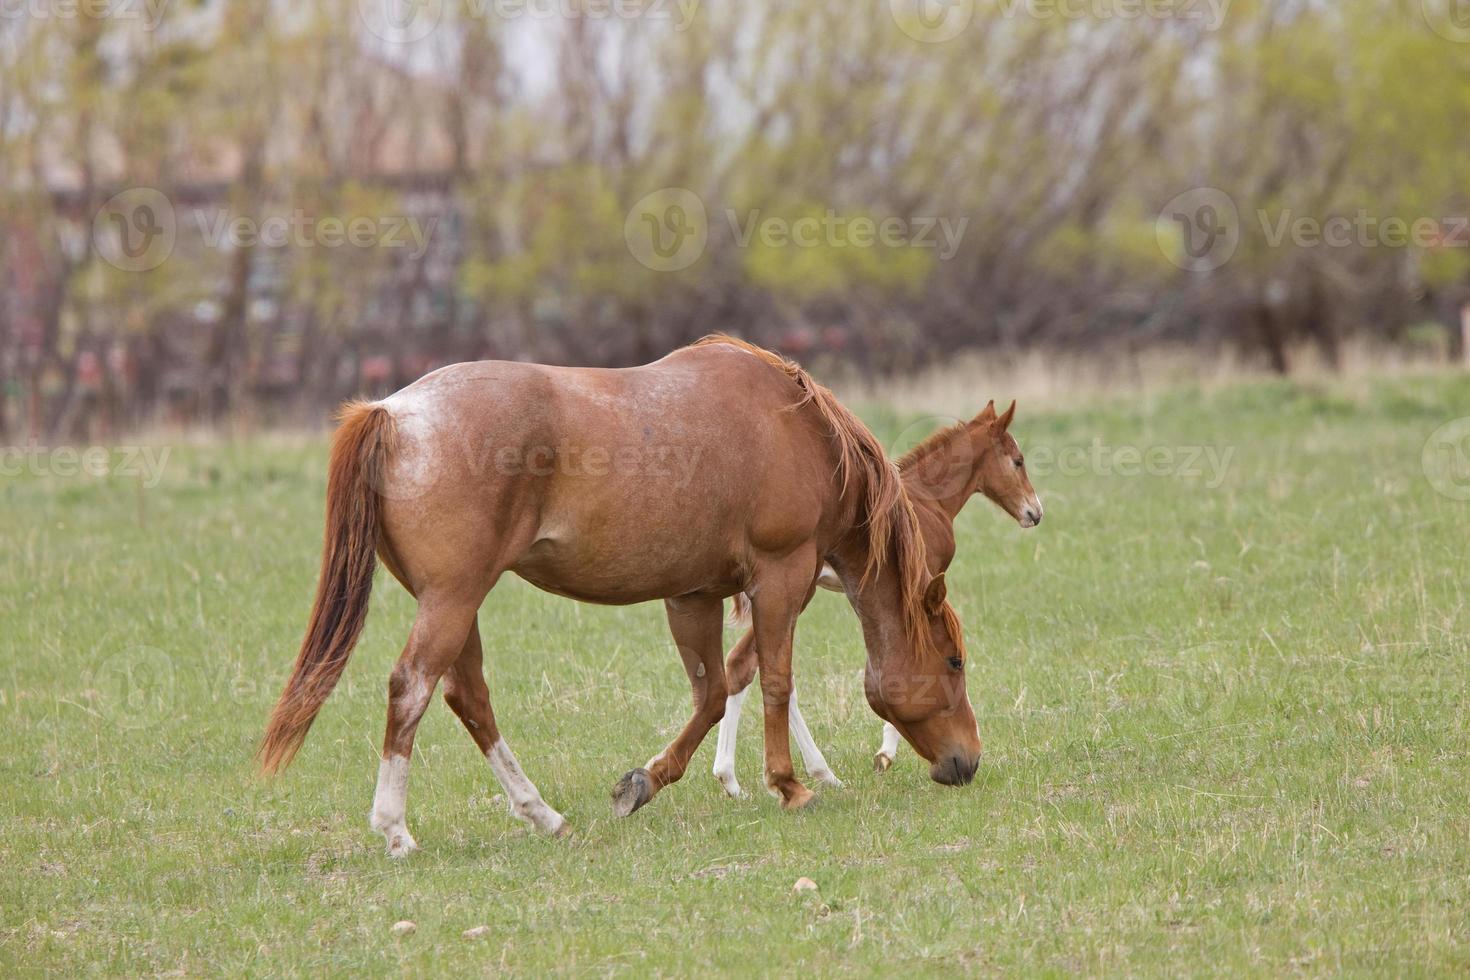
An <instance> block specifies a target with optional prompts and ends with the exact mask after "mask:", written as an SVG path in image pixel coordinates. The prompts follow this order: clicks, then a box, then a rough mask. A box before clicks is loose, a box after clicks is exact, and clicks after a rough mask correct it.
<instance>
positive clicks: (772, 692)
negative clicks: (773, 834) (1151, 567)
mask: <svg viewBox="0 0 1470 980" xmlns="http://www.w3.org/2000/svg"><path fill="white" fill-rule="evenodd" d="M813 567H815V562H814V561H811V560H809V559H806V558H805V557H804V556H802V555H800V554H797V555H793V556H791V557H790V558H788V559H786V560H785V561H784V562H783V563H782V564H781V565H778V566H774V567H768V568H765V569H762V570H761V572H760V574H759V585H758V588H757V589H756V594H755V596H754V597H753V599H754V602H753V611H754V614H755V645H756V651H757V657H758V659H759V661H760V678H761V697H762V701H763V703H764V708H765V722H766V725H765V729H766V731H765V735H766V772H765V780H766V788H767V789H769V790H770V791H771V792H772V793H774V794H776V795H777V796H779V797H780V798H781V806H783V807H784V808H786V809H788V810H794V809H797V808H798V807H803V806H806V805H807V804H808V803H810V802H811V801H812V799H813V795H812V791H811V790H809V789H807V788H806V787H805V786H803V785H802V784H801V782H800V781H799V780H798V779H797V778H796V773H795V772H794V771H793V768H792V765H791V736H790V730H789V728H788V725H789V723H790V717H791V688H792V684H791V644H792V639H793V637H794V635H795V632H796V619H797V617H798V616H800V615H801V611H802V609H804V608H806V604H807V602H808V601H810V599H811V596H812V591H813V590H814V589H815V587H816V582H815V578H816V576H814V575H813V574H812V568H813Z"/></svg>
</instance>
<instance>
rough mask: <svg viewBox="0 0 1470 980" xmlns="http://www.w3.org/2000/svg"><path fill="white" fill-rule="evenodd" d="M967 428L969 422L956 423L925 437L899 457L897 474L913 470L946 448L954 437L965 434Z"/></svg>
mask: <svg viewBox="0 0 1470 980" xmlns="http://www.w3.org/2000/svg"><path fill="white" fill-rule="evenodd" d="M969 427H970V423H969V422H956V423H954V424H953V425H947V426H945V427H944V428H942V429H940V430H939V431H938V432H935V433H933V434H932V435H930V436H928V437H926V438H925V439H924V441H923V442H921V443H919V444H918V445H917V446H915V447H914V448H913V449H910V450H909V451H908V452H906V453H904V454H903V455H902V456H901V457H899V460H898V469H899V472H907V471H908V470H911V469H913V468H914V467H915V466H918V465H919V464H920V463H922V462H924V461H925V460H926V459H928V458H929V457H930V456H933V455H934V454H935V453H937V452H939V451H940V450H941V449H944V448H945V447H946V446H948V445H949V444H950V442H951V441H953V440H954V438H955V437H956V436H958V435H960V434H961V433H964V432H967V431H968V430H969Z"/></svg>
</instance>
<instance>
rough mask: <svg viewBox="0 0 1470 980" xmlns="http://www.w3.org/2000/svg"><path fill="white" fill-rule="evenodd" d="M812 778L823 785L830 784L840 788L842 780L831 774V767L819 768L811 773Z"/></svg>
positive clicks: (834, 787)
mask: <svg viewBox="0 0 1470 980" xmlns="http://www.w3.org/2000/svg"><path fill="white" fill-rule="evenodd" d="M812 778H813V779H815V780H816V781H817V782H819V783H821V784H822V785H823V786H831V787H832V788H833V789H842V780H840V779H838V778H837V777H836V776H835V775H833V774H832V770H831V769H819V770H817V771H816V772H814V773H812Z"/></svg>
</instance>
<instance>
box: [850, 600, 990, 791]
mask: <svg viewBox="0 0 1470 980" xmlns="http://www.w3.org/2000/svg"><path fill="white" fill-rule="evenodd" d="M915 613H916V614H917V617H916V618H917V620H918V622H917V623H916V626H917V628H918V629H919V630H921V631H922V635H921V636H919V637H917V639H918V640H919V641H920V642H918V643H917V644H906V645H907V646H910V647H912V646H918V647H919V648H920V649H917V650H916V649H912V648H910V649H905V650H891V651H889V652H887V654H886V655H885V656H884V657H882V659H881V660H877V659H875V658H873V657H869V660H868V669H867V673H866V675H865V678H864V685H863V686H864V690H865V692H866V694H867V696H868V704H869V705H871V706H872V708H873V710H874V711H875V712H877V714H878V716H879V717H880V718H882V719H883V720H884V721H887V722H889V723H891V724H892V725H893V727H895V728H897V729H898V731H899V734H901V735H902V736H903V737H904V738H905V739H906V740H907V741H908V743H909V744H910V745H912V746H913V747H914V751H916V752H918V753H919V755H921V756H923V757H924V759H925V760H926V761H928V763H929V775H930V776H931V777H932V778H933V779H934V781H935V782H939V783H945V784H946V785H950V786H962V785H964V784H965V783H968V782H969V781H970V780H971V779H973V778H974V777H975V769H976V768H977V767H978V766H979V765H980V732H979V730H978V728H977V727H976V724H975V712H974V711H973V710H972V709H971V707H970V699H969V697H968V696H967V695H966V694H965V641H964V637H963V635H962V634H961V631H960V621H959V617H958V616H956V615H955V611H954V609H953V608H952V607H951V606H950V604H949V603H948V602H947V601H946V600H945V585H944V575H943V574H940V575H936V576H935V577H934V578H932V579H930V580H929V585H928V587H927V588H926V589H925V590H924V597H923V603H922V610H916V611H915Z"/></svg>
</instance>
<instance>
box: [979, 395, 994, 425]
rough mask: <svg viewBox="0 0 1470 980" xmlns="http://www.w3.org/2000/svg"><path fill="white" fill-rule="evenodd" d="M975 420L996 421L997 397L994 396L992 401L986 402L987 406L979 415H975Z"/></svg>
mask: <svg viewBox="0 0 1470 980" xmlns="http://www.w3.org/2000/svg"><path fill="white" fill-rule="evenodd" d="M975 421H976V422H994V421H995V399H994V398H992V399H990V401H989V402H988V403H987V404H986V406H985V407H984V408H982V409H980V414H979V415H977V416H975Z"/></svg>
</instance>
